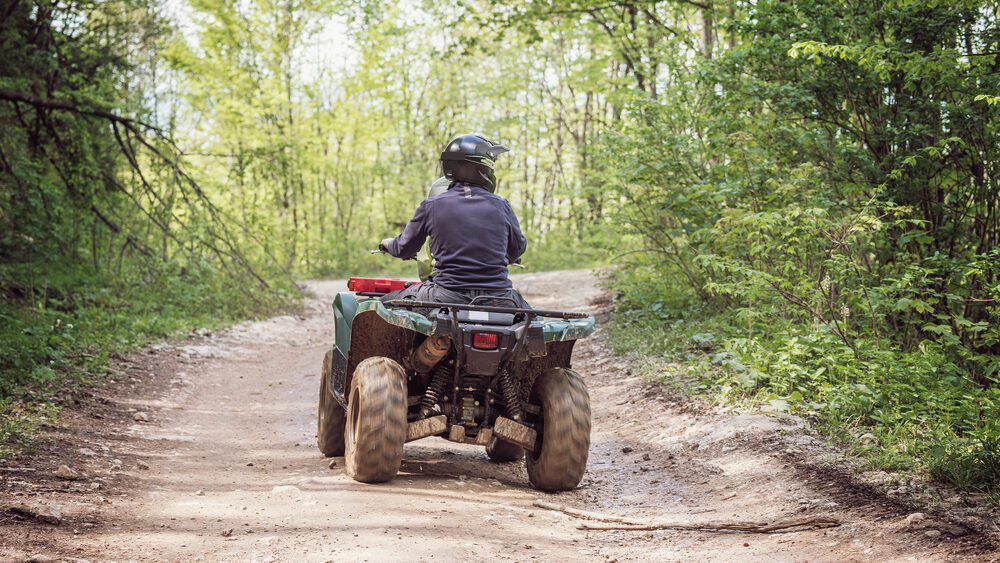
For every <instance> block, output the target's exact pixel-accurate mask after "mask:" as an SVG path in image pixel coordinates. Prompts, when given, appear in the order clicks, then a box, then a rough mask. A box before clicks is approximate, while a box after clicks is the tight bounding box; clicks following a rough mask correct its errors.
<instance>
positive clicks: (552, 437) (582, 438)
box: [317, 278, 594, 491]
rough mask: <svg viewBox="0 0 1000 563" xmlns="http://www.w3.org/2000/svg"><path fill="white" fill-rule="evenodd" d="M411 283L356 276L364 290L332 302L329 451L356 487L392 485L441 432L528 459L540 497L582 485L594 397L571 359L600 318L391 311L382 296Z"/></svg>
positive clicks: (479, 304)
mask: <svg viewBox="0 0 1000 563" xmlns="http://www.w3.org/2000/svg"><path fill="white" fill-rule="evenodd" d="M410 283H411V282H401V281H397V280H372V279H364V278H352V279H351V280H350V281H349V282H348V289H350V290H352V291H355V292H356V294H355V293H350V292H344V293H340V294H338V295H337V297H336V299H335V300H334V303H333V309H334V322H335V330H336V336H335V338H336V343H335V345H334V347H333V348H331V349H330V350H329V351H328V352H327V353H326V356H325V358H324V359H323V372H322V374H323V375H322V381H321V386H320V397H319V416H318V432H317V442H318V445H319V448H320V451H322V452H323V453H324V454H325V455H327V456H337V455H343V456H344V457H345V465H346V471H347V473H348V475H350V476H351V477H352V478H354V479H356V480H358V481H362V482H383V481H388V480H390V479H392V478H393V477H394V476H395V475H396V473H397V471H398V470H399V466H400V463H401V461H402V456H403V444H404V443H406V442H411V441H414V440H418V439H421V438H427V437H430V436H439V437H441V438H445V439H447V440H450V441H452V442H458V443H464V444H475V445H479V446H484V447H485V448H486V453H487V455H488V456H489V458H490V459H492V460H494V461H498V462H507V461H516V460H518V459H521V458H522V457H524V459H525V465H526V467H527V472H528V478H529V480H530V481H531V484H532V485H533V486H534V487H536V488H538V489H541V490H545V491H561V490H567V489H572V488H573V487H575V486H577V485H578V484H579V483H580V480H581V479H582V478H583V472H584V470H585V469H586V465H587V454H588V449H589V447H590V397H589V395H588V394H587V388H586V385H585V384H584V382H583V380H582V379H581V378H580V376H579V375H578V374H577V373H576V372H574V371H573V370H572V369H571V368H570V357H571V355H572V351H573V344H574V342H575V341H576V339H577V338H582V337H584V336H587V335H589V334H590V333H592V332H593V330H594V319H593V317H591V316H589V315H586V314H583V313H566V312H559V311H543V310H538V309H524V308H518V307H515V306H514V304H513V303H507V302H504V301H503V300H502V299H501V300H500V301H499V302H498V299H500V298H496V297H489V298H478V299H477V300H474V301H473V302H471V303H468V304H463V303H429V302H419V301H411V300H406V301H392V302H389V303H388V306H386V305H383V304H382V303H381V301H380V300H379V299H377V298H376V297H379V296H381V295H383V294H385V293H388V292H389V291H393V290H395V289H402V288H403V287H405V285H404V284H410ZM358 297H360V298H361V299H358ZM417 311H420V312H423V313H427V314H426V315H424V314H420V312H417Z"/></svg>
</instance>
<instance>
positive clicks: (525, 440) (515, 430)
mask: <svg viewBox="0 0 1000 563" xmlns="http://www.w3.org/2000/svg"><path fill="white" fill-rule="evenodd" d="M493 434H494V435H496V437H497V438H500V439H501V440H503V441H505V442H510V443H511V444H514V445H515V446H521V447H522V448H524V449H526V450H528V451H529V452H537V451H538V433H537V432H535V430H534V429H533V428H529V427H527V426H525V425H523V424H521V423H520V422H515V421H513V420H511V419H509V418H504V417H502V416H498V417H497V421H496V422H495V423H494V424H493Z"/></svg>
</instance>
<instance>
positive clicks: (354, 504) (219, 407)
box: [0, 271, 995, 563]
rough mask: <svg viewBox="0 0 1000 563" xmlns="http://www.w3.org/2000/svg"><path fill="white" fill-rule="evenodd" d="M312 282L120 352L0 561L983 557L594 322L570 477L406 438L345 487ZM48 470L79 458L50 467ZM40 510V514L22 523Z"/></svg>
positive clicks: (330, 286)
mask: <svg viewBox="0 0 1000 563" xmlns="http://www.w3.org/2000/svg"><path fill="white" fill-rule="evenodd" d="M596 281H597V280H596V279H595V278H594V277H593V276H592V275H591V274H590V273H589V272H587V271H574V272H557V273H545V274H526V275H521V276H517V277H516V281H515V283H516V284H517V286H518V287H519V288H520V289H521V290H522V292H523V293H524V294H525V296H526V297H527V299H528V300H529V301H530V302H531V303H532V304H533V305H535V306H538V307H543V308H563V309H570V310H574V309H582V310H592V311H593V310H598V311H600V309H601V307H602V305H601V303H602V302H605V303H606V301H607V299H606V297H602V295H601V290H600V288H599V287H598V285H597V283H596ZM311 287H312V289H313V290H314V291H315V293H316V294H317V296H318V297H317V298H316V299H311V300H309V301H308V302H307V304H306V311H305V313H304V314H303V315H302V316H298V317H290V316H284V317H277V318H273V319H270V320H267V321H262V322H255V323H248V324H243V325H239V326H237V327H235V328H233V329H231V330H228V331H225V332H223V333H220V334H216V335H206V336H204V337H201V338H197V339H194V340H191V341H187V342H184V343H180V344H176V345H163V346H158V347H155V348H154V349H152V350H150V351H149V352H147V353H145V354H142V355H139V356H137V357H135V358H132V359H130V360H128V361H124V362H123V363H122V369H123V370H124V372H125V373H126V374H127V375H126V377H125V378H124V382H123V383H120V384H116V385H112V386H109V387H107V388H105V389H99V390H98V391H97V394H96V398H94V399H91V400H88V401H84V402H83V404H82V405H81V406H80V407H79V408H78V409H75V410H71V412H68V413H67V416H66V422H65V425H64V426H62V427H60V428H57V429H53V432H52V436H53V441H52V442H51V445H50V446H49V447H47V448H43V449H42V450H41V451H39V452H37V453H36V454H34V455H32V456H30V457H28V458H27V459H25V460H22V461H21V462H19V464H20V465H19V467H15V468H5V471H4V472H3V473H2V474H0V479H2V486H0V502H2V503H3V504H2V508H3V510H2V511H0V560H13V561H20V560H26V559H29V558H31V557H36V560H40V561H44V560H59V559H60V558H78V559H87V560H90V561H106V560H107V561H130V560H135V561H294V562H296V563H299V562H306V561H430V560H441V561H457V560H489V561H493V560H502V561H504V560H512V561H524V560H531V559H537V560H542V561H565V560H575V561H607V560H617V561H632V560H634V561H689V560H697V561H727V562H732V561H745V560H754V561H944V560H955V561H957V560H970V559H973V560H984V561H989V560H994V557H995V555H994V554H990V553H988V552H985V551H983V548H982V545H981V544H978V543H976V542H975V541H972V540H971V539H970V535H967V534H966V530H964V529H962V528H961V527H956V526H954V525H953V524H948V523H946V522H940V521H936V520H934V519H933V518H927V519H920V518H919V517H911V518H910V521H909V523H907V522H906V516H907V514H908V511H907V510H906V508H905V507H902V506H898V505H895V504H893V503H892V502H890V501H888V500H887V499H885V497H883V496H881V495H879V494H878V493H876V492H874V491H873V490H871V489H867V488H864V487H861V488H859V486H858V485H857V484H856V483H853V482H852V481H851V479H850V478H849V476H847V475H845V474H844V473H843V472H840V471H838V470H836V469H835V468H832V469H817V468H816V467H815V466H814V465H810V464H804V463H802V462H801V457H800V456H798V455H797V453H798V452H801V451H803V450H807V449H809V448H816V447H818V446H817V445H816V443H815V440H814V439H813V438H811V437H809V436H807V435H806V434H805V433H803V431H802V429H801V428H800V427H799V425H798V424H797V423H796V421H795V420H794V419H786V420H781V419H778V418H774V417H770V416H765V415H739V416H737V415H732V414H726V413H724V412H720V411H718V410H712V409H709V408H707V407H705V406H699V405H697V404H694V403H690V402H688V401H685V400H680V399H675V398H670V397H667V396H665V395H663V394H662V393H661V392H660V391H659V390H658V388H653V387H651V386H649V385H647V384H645V383H644V382H643V381H642V380H641V379H640V378H638V377H637V376H636V375H635V373H634V372H633V366H630V365H629V363H628V362H627V361H626V360H625V359H623V358H620V357H615V356H614V355H613V354H611V353H610V351H609V350H608V347H607V344H606V341H605V336H604V334H603V333H602V332H601V331H600V330H598V333H597V334H596V335H595V336H594V337H591V338H589V339H586V340H583V341H581V342H579V343H578V344H577V348H576V352H575V355H574V367H575V368H576V369H577V370H578V371H580V372H581V373H582V374H583V375H584V377H585V378H586V380H587V383H588V386H589V389H590V393H591V398H592V404H593V410H594V430H593V440H592V449H591V457H590V463H589V466H588V472H587V474H586V475H585V477H584V480H583V483H582V485H581V486H580V487H579V488H578V489H577V490H574V491H571V492H566V493H561V494H558V495H547V494H541V493H539V492H537V491H535V490H533V489H531V488H529V486H528V482H527V476H526V474H525V471H524V469H523V466H522V465H521V464H520V463H510V464H493V463H491V462H489V461H488V460H487V458H486V456H485V453H484V451H483V450H482V449H477V448H474V447H472V446H463V445H458V444H452V443H450V442H446V441H444V440H440V439H437V438H430V439H425V440H421V441H418V442H415V443H411V444H408V445H407V446H406V449H405V452H404V461H403V466H402V470H401V472H400V474H399V476H398V477H397V478H396V479H395V480H394V481H392V482H391V483H388V484H381V485H364V484H359V483H356V482H354V481H352V480H350V479H349V478H347V477H346V476H345V475H344V472H343V469H342V466H343V463H342V462H343V460H342V458H334V465H333V466H332V467H331V466H330V460H329V459H325V458H323V457H322V456H321V455H320V453H319V451H318V450H317V448H316V444H315V428H316V420H315V417H316V400H317V392H318V386H319V377H318V375H319V368H320V365H321V360H322V357H323V352H324V350H325V348H326V347H327V346H328V344H329V343H330V342H331V341H332V324H333V323H332V313H331V312H330V308H329V303H330V301H331V300H332V296H333V295H334V294H335V293H336V292H337V291H340V290H341V289H342V288H343V287H344V284H343V282H315V283H312V284H311ZM567 288H572V291H567ZM605 316H606V315H605ZM600 318H601V317H600V316H599V319H600ZM60 465H67V467H68V469H70V470H72V471H75V472H78V473H80V474H81V475H80V476H79V477H78V478H75V479H60V478H58V477H55V476H54V472H55V471H56V470H57V468H58V467H59V466H60ZM67 476H70V477H72V475H67ZM539 498H542V499H544V500H547V501H549V502H554V503H559V504H562V505H566V506H569V507H574V508H577V509H582V510H588V511H593V512H601V513H607V514H618V515H624V516H628V517H633V518H638V519H640V520H644V521H650V522H652V521H664V520H669V521H671V522H676V523H685V524H698V523H705V522H720V521H728V522H733V521H776V520H784V519H789V518H802V517H812V516H823V517H830V518H833V519H836V520H838V521H840V522H841V523H842V525H841V526H839V527H836V528H829V529H820V530H811V531H802V532H795V533H783V534H781V533H776V534H732V533H729V534H721V533H712V532H702V531H677V530H656V531H587V530H580V529H578V526H579V525H580V524H583V523H588V522H589V523H590V524H599V522H595V521H585V520H580V519H576V518H572V517H570V516H568V515H567V514H564V513H562V512H558V511H553V510H548V509H543V508H539V507H537V506H534V505H533V504H532V503H533V501H534V500H535V499H539ZM46 507H47V508H49V509H52V508H54V509H56V512H57V513H58V514H57V515H56V516H57V517H58V518H56V519H58V521H59V523H58V524H49V523H44V522H42V521H39V520H38V518H39V517H40V516H39V514H42V515H43V516H42V517H44V513H45V509H46ZM32 513H34V514H35V516H32ZM959 536H961V537H959ZM45 557H49V558H51V559H45Z"/></svg>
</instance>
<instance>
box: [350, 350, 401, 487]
mask: <svg viewBox="0 0 1000 563" xmlns="http://www.w3.org/2000/svg"><path fill="white" fill-rule="evenodd" d="M405 441H406V384H405V376H404V374H403V368H402V367H400V366H399V364H398V363H396V362H395V361H393V360H391V359H389V358H383V357H373V358H367V359H365V360H362V361H361V363H360V364H358V367H357V369H355V370H354V377H353V378H352V379H351V394H350V398H349V399H348V402H347V432H346V446H347V447H346V449H347V453H346V454H345V460H344V461H345V465H346V466H347V474H348V475H350V476H351V478H353V479H354V480H356V481H361V482H363V483H381V482H383V481H388V480H390V479H392V478H393V477H395V476H396V472H398V471H399V464H400V463H401V462H402V460H403V442H405Z"/></svg>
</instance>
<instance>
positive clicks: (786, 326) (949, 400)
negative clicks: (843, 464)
mask: <svg viewBox="0 0 1000 563" xmlns="http://www.w3.org/2000/svg"><path fill="white" fill-rule="evenodd" d="M611 283H612V288H613V290H614V291H615V292H616V315H615V318H614V320H613V322H612V324H611V327H610V330H611V334H612V339H611V340H612V342H613V346H614V348H615V351H616V352H618V353H621V354H632V355H637V356H640V357H645V358H647V359H648V360H647V362H646V363H645V364H644V365H645V368H644V370H643V371H644V375H645V376H646V377H647V378H649V379H650V380H653V381H658V382H660V383H662V384H665V385H667V386H669V387H670V388H671V389H673V390H676V391H679V392H682V393H684V394H687V395H691V396H696V397H700V398H703V399H705V400H707V401H709V402H713V403H716V402H718V403H725V404H728V405H735V406H736V407H737V408H740V409H743V410H766V411H775V412H789V413H793V414H797V415H800V416H803V417H804V418H806V419H808V420H810V421H812V422H813V423H814V425H815V427H816V428H817V429H819V430H820V431H822V432H824V433H826V434H828V435H830V436H831V437H833V438H834V439H835V440H836V441H838V442H840V443H841V444H843V445H844V446H846V448H847V450H848V451H849V453H850V454H851V455H853V456H857V458H858V459H860V460H861V461H862V464H861V465H862V466H863V468H865V469H870V470H879V471H886V472H903V473H907V474H914V475H917V476H918V478H920V479H924V480H925V481H928V482H932V481H937V482H941V483H946V484H948V485H951V486H955V487H957V488H959V489H961V490H964V491H969V492H974V493H980V494H982V495H984V496H985V497H986V498H987V499H994V501H995V500H996V499H997V498H998V497H1000V424H998V422H997V414H998V413H997V408H996V407H997V405H998V404H1000V390H998V389H997V388H996V387H988V386H981V385H979V384H976V383H974V382H972V381H970V380H969V379H968V378H964V377H962V376H961V373H960V371H959V370H956V369H955V367H954V366H953V365H951V364H950V363H949V358H948V356H947V354H945V353H943V352H942V351H941V350H940V349H937V348H935V347H934V346H930V345H927V346H921V347H920V349H919V350H917V351H914V352H903V351H899V350H885V349H883V350H877V349H875V348H874V346H871V345H866V343H864V342H861V345H860V355H859V356H855V355H854V353H853V352H852V351H851V350H850V349H847V348H846V347H845V346H844V345H843V343H842V342H840V341H839V339H838V338H836V336H835V335H833V334H831V333H830V332H829V331H827V330H826V329H824V328H823V327H822V326H815V325H811V324H809V323H806V322H802V321H801V320H800V319H798V318H795V317H789V316H787V315H782V314H780V312H775V311H772V312H771V313H769V314H760V315H753V314H752V313H753V312H750V313H751V314H748V312H747V311H738V310H737V311H713V310H711V309H708V308H707V307H704V306H703V305H701V304H700V303H699V302H697V301H696V300H694V299H691V298H690V297H688V296H686V294H685V293H684V292H679V291H674V290H673V288H672V287H671V286H670V281H669V280H664V279H657V278H655V277H649V278H644V277H643V275H642V273H641V272H640V271H636V270H633V271H630V272H629V273H628V275H624V276H623V275H619V276H618V277H617V278H616V279H615V280H613V281H612V282H611ZM883 348H884V346H883Z"/></svg>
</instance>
